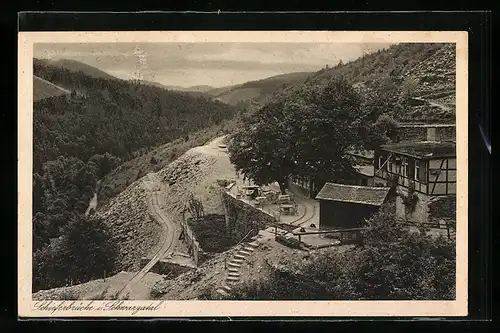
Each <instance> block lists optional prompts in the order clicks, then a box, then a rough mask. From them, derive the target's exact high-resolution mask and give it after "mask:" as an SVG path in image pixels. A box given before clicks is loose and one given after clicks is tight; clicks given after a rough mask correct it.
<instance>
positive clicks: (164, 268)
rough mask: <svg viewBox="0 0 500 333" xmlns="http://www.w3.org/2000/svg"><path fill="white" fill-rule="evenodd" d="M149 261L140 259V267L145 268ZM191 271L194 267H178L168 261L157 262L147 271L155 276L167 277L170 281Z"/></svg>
mask: <svg viewBox="0 0 500 333" xmlns="http://www.w3.org/2000/svg"><path fill="white" fill-rule="evenodd" d="M150 260H151V259H150V258H141V267H144V266H146V264H147V263H148V262H149V261H150ZM192 269H195V267H190V266H185V265H180V264H177V263H175V262H171V261H169V260H159V261H158V262H157V263H156V264H155V265H154V266H153V267H152V268H151V269H150V270H149V271H150V272H152V273H156V274H162V275H168V277H169V278H170V279H174V278H176V277H178V276H179V275H181V274H183V273H185V272H187V271H189V270H192Z"/></svg>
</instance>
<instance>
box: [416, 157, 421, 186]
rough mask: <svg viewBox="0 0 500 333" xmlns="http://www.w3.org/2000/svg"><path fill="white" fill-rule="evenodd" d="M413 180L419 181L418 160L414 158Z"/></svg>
mask: <svg viewBox="0 0 500 333" xmlns="http://www.w3.org/2000/svg"><path fill="white" fill-rule="evenodd" d="M415 180H418V181H420V180H421V179H420V161H419V160H415Z"/></svg>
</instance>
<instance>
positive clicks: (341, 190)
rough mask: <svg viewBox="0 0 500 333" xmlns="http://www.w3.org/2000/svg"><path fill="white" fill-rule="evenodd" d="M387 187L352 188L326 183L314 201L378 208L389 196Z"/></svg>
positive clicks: (350, 186) (352, 186)
mask: <svg viewBox="0 0 500 333" xmlns="http://www.w3.org/2000/svg"><path fill="white" fill-rule="evenodd" d="M389 190H390V188H389V187H372V186H354V185H343V184H336V183H326V184H325V186H323V188H322V189H321V191H319V193H318V195H317V196H316V199H318V200H330V201H340V202H350V203H358V204H363V205H373V206H380V205H382V204H383V203H384V200H385V197H387V194H389Z"/></svg>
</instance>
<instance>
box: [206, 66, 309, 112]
mask: <svg viewBox="0 0 500 333" xmlns="http://www.w3.org/2000/svg"><path fill="white" fill-rule="evenodd" d="M312 74H313V73H310V72H297V73H288V74H282V75H276V76H271V77H268V78H265V79H262V80H256V81H249V82H245V83H243V84H239V85H236V86H232V87H227V88H217V89H212V90H209V91H208V92H207V94H208V95H212V96H214V97H215V99H216V100H219V101H222V102H224V103H227V104H230V105H237V104H239V103H241V102H248V101H253V102H254V103H258V104H260V105H263V104H265V103H266V102H267V101H268V97H269V96H271V95H272V94H273V93H275V92H277V91H279V90H281V89H282V88H285V87H288V86H292V85H295V84H300V83H302V82H304V80H305V79H306V78H307V77H309V76H310V75H312Z"/></svg>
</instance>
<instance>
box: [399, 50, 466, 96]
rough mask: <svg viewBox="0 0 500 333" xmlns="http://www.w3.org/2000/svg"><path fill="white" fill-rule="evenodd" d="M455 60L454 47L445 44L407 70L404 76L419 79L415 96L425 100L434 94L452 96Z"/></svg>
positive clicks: (453, 91)
mask: <svg viewBox="0 0 500 333" xmlns="http://www.w3.org/2000/svg"><path fill="white" fill-rule="evenodd" d="M455 58H456V57H455V46H454V45H452V44H446V45H444V46H443V47H442V48H441V49H440V50H438V51H437V52H436V53H435V54H433V55H432V56H431V57H429V58H428V59H426V60H425V61H423V62H421V63H420V64H418V65H416V66H414V67H412V68H411V69H410V70H408V71H407V72H406V73H405V75H404V76H405V77H410V76H412V77H417V78H419V81H420V84H419V85H418V87H417V89H416V95H418V96H422V97H424V96H425V97H426V99H428V97H432V96H428V95H431V94H436V93H441V94H442V93H444V95H446V93H447V92H448V93H452V94H454V93H455V64H456V62H455ZM446 96H447V95H446ZM443 97H444V96H443ZM438 98H439V97H438Z"/></svg>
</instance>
